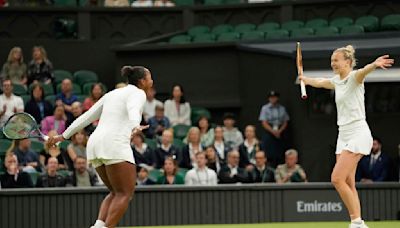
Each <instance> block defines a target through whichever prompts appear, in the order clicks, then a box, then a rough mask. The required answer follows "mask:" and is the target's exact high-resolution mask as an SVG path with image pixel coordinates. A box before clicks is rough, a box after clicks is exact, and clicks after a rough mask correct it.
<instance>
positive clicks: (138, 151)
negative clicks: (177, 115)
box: [131, 132, 154, 166]
mask: <svg viewBox="0 0 400 228" xmlns="http://www.w3.org/2000/svg"><path fill="white" fill-rule="evenodd" d="M131 147H132V151H133V156H134V157H135V162H136V165H137V166H139V165H141V164H146V165H148V166H153V165H154V161H153V160H154V159H153V151H152V150H151V148H150V147H149V146H148V145H147V144H146V143H145V142H144V134H143V133H142V132H138V133H136V134H134V135H133V137H132V142H131Z"/></svg>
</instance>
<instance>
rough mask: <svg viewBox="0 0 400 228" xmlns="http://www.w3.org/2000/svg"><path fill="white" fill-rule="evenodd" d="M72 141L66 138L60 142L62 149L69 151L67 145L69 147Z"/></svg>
mask: <svg viewBox="0 0 400 228" xmlns="http://www.w3.org/2000/svg"><path fill="white" fill-rule="evenodd" d="M70 143H71V141H70V140H64V141H62V142H61V143H60V145H59V146H60V149H62V150H64V151H67V147H68V145H69V144H70Z"/></svg>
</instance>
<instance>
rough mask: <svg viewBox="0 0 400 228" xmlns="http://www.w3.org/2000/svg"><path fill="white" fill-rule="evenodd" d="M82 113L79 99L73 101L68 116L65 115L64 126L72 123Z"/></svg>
mask: <svg viewBox="0 0 400 228" xmlns="http://www.w3.org/2000/svg"><path fill="white" fill-rule="evenodd" d="M82 113H83V108H82V104H81V102H79V101H75V102H74V103H72V104H71V114H72V115H70V116H67V122H66V125H67V126H66V127H68V126H69V125H71V124H72V122H74V121H75V120H76V119H77V118H78V117H79V116H81V115H82Z"/></svg>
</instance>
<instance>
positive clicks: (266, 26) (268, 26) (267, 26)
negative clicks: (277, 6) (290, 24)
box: [257, 22, 280, 32]
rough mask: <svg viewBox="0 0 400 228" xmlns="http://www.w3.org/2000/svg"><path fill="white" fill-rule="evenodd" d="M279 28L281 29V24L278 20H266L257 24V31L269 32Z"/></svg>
mask: <svg viewBox="0 0 400 228" xmlns="http://www.w3.org/2000/svg"><path fill="white" fill-rule="evenodd" d="M278 29H280V25H279V24H278V23H276V22H265V23H262V24H259V25H258V26H257V31H260V32H269V31H272V30H278Z"/></svg>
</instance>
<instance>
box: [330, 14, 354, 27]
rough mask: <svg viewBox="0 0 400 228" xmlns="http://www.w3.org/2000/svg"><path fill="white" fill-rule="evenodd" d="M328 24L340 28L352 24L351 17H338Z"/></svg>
mask: <svg viewBox="0 0 400 228" xmlns="http://www.w3.org/2000/svg"><path fill="white" fill-rule="evenodd" d="M329 25H330V26H335V27H337V28H339V29H342V28H343V27H346V26H349V25H353V19H351V18H350V17H338V18H335V19H333V20H331V22H330V23H329Z"/></svg>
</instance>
